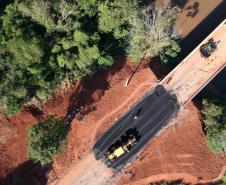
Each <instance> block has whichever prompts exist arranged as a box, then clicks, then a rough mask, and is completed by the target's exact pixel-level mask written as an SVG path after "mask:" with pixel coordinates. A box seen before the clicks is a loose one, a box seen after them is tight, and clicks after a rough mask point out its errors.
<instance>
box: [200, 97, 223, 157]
mask: <svg viewBox="0 0 226 185" xmlns="http://www.w3.org/2000/svg"><path fill="white" fill-rule="evenodd" d="M202 103H203V110H202V114H203V121H204V124H205V127H206V128H205V130H206V136H207V143H208V146H209V147H210V149H211V150H212V151H213V152H214V153H219V152H222V151H226V102H225V100H222V99H216V98H215V99H203V100H202Z"/></svg>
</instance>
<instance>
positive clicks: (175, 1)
mask: <svg viewBox="0 0 226 185" xmlns="http://www.w3.org/2000/svg"><path fill="white" fill-rule="evenodd" d="M187 3H188V0H171V4H172V5H173V6H178V7H180V8H184V7H185V6H186V4H187Z"/></svg>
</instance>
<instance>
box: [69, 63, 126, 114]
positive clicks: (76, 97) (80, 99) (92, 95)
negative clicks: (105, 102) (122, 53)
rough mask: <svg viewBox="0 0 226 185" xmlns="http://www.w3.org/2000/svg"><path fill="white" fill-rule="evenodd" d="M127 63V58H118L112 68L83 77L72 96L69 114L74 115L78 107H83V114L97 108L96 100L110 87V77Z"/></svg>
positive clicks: (81, 112)
mask: <svg viewBox="0 0 226 185" xmlns="http://www.w3.org/2000/svg"><path fill="white" fill-rule="evenodd" d="M125 63H126V60H125V59H116V62H115V64H114V65H113V66H112V67H111V68H110V69H108V70H107V69H102V70H100V71H99V72H97V73H96V74H95V75H93V76H86V77H84V78H82V79H81V80H80V81H79V82H78V84H77V86H76V87H75V88H76V89H75V91H74V93H73V94H72V95H71V97H70V100H69V102H70V104H69V107H68V109H67V115H70V114H71V115H73V113H72V112H73V110H75V109H77V108H81V110H80V112H79V115H83V116H85V115H86V114H88V113H89V112H91V111H94V110H96V107H95V105H94V102H98V101H99V100H100V99H101V97H103V96H104V94H105V91H106V90H108V89H109V87H110V84H109V80H108V77H109V76H112V75H114V74H115V73H117V72H118V71H119V70H120V69H122V68H123V66H124V65H125Z"/></svg>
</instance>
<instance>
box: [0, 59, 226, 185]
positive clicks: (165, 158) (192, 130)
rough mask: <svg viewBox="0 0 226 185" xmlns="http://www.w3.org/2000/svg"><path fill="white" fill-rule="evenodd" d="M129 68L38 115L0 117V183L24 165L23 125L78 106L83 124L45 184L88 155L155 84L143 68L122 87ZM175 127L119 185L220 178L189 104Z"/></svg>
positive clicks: (84, 84)
mask: <svg viewBox="0 0 226 185" xmlns="http://www.w3.org/2000/svg"><path fill="white" fill-rule="evenodd" d="M154 66H155V65H154ZM152 68H153V64H152ZM133 69H134V66H133V65H132V64H130V63H129V62H126V63H125V61H123V60H120V61H118V62H117V63H116V65H115V66H113V67H112V69H110V70H108V71H105V70H103V71H101V72H99V73H98V74H97V75H94V76H93V77H86V78H84V79H82V80H81V81H79V82H78V83H76V84H75V85H74V86H72V87H70V88H69V89H68V90H67V91H64V92H62V93H59V92H58V93H56V94H55V95H54V96H53V97H52V99H51V100H49V101H47V102H46V103H45V104H44V105H43V112H42V114H40V115H41V116H40V115H37V114H36V112H35V111H31V110H30V111H29V110H27V111H24V112H22V113H21V114H19V115H16V116H13V117H11V118H9V119H7V118H5V117H4V116H2V117H0V130H1V132H2V131H3V130H9V131H10V132H11V133H10V137H8V135H9V134H5V135H4V137H1V138H0V139H1V140H0V141H1V145H0V152H1V154H0V156H1V158H0V164H1V165H0V179H1V178H4V177H5V176H6V175H7V174H8V173H10V172H12V171H13V170H14V168H16V167H17V166H18V165H19V164H22V163H24V162H25V161H27V160H28V156H27V144H28V143H27V139H26V137H27V129H26V128H27V126H29V125H31V124H34V123H36V122H37V121H38V120H40V119H43V117H46V116H47V115H56V116H57V117H61V118H63V117H64V116H65V115H66V113H67V112H70V111H71V110H72V109H73V108H74V107H77V106H82V107H83V110H82V113H83V114H85V115H86V116H85V118H86V119H85V121H84V122H79V121H77V120H74V121H73V122H72V126H71V130H70V132H69V135H68V146H67V149H65V151H64V152H62V154H61V155H59V156H58V157H56V158H55V159H54V162H53V169H54V173H53V172H51V173H49V175H48V178H49V179H48V184H50V183H51V182H53V180H54V178H55V177H56V176H57V177H58V178H59V179H60V178H61V177H63V176H64V174H65V173H66V172H67V169H68V168H69V166H70V165H71V164H72V163H73V164H75V163H76V162H78V161H80V158H82V157H83V156H84V155H85V154H86V153H89V152H90V151H91V150H92V146H93V144H94V143H95V140H96V138H97V137H99V136H100V135H101V134H102V133H103V132H104V131H105V130H106V129H107V128H108V127H109V126H110V125H112V124H113V122H114V120H115V119H116V118H118V117H119V116H121V115H123V114H124V113H125V112H126V111H127V110H128V109H129V107H130V106H131V105H132V104H134V103H135V102H136V101H137V100H138V99H139V98H140V97H142V96H143V95H144V94H145V93H146V92H147V91H148V90H150V89H151V88H152V87H153V86H154V85H155V84H156V83H157V79H156V77H155V75H154V73H153V72H152V71H151V70H150V68H148V67H147V65H143V66H142V67H141V69H140V70H139V71H138V72H137V73H136V75H135V76H134V78H133V79H132V81H131V83H130V85H129V86H128V87H127V88H125V87H124V83H125V80H126V78H128V77H129V75H130V74H131V71H132V70H133ZM154 69H156V68H155V67H154ZM191 115H192V116H191ZM175 122H177V123H178V124H174V125H173V126H169V128H167V129H166V131H165V132H164V133H162V134H161V135H160V136H159V137H158V139H157V140H152V141H151V142H150V143H149V144H148V146H147V147H145V149H144V150H143V151H142V152H141V154H140V155H139V156H138V157H137V159H136V160H135V161H134V162H133V164H132V165H131V166H129V167H128V168H127V169H126V173H128V174H131V176H130V177H124V178H123V179H122V181H121V183H120V184H126V183H127V184H139V185H141V184H148V183H149V182H152V181H153V182H154V181H157V180H162V179H163V180H174V179H177V178H179V179H184V181H186V182H192V183H197V182H198V180H203V181H209V180H212V179H214V178H216V177H217V176H218V175H219V174H220V172H221V170H222V167H223V165H225V164H226V159H224V158H222V157H221V156H216V155H214V154H212V153H211V152H210V150H209V149H208V148H207V144H206V141H205V136H204V134H203V132H202V128H201V121H200V115H199V111H198V110H197V108H196V107H195V106H194V105H193V104H192V103H190V104H189V105H188V106H187V107H186V108H185V109H184V110H183V111H181V113H180V114H179V116H178V118H177V120H175ZM1 132H0V133H1ZM2 141H4V142H2ZM2 156H3V157H2Z"/></svg>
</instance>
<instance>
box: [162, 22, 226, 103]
mask: <svg viewBox="0 0 226 185" xmlns="http://www.w3.org/2000/svg"><path fill="white" fill-rule="evenodd" d="M211 38H212V39H213V40H214V41H217V42H219V43H218V44H217V49H216V50H215V51H214V52H213V53H212V54H211V55H210V56H209V57H208V58H204V57H202V56H201V55H200V47H201V46H202V45H203V44H205V43H207V42H208V40H209V39H211ZM225 66H226V20H224V21H223V22H222V23H221V24H220V25H219V26H218V27H217V28H216V29H215V30H214V31H213V32H212V33H211V34H210V35H209V36H208V37H207V38H206V39H205V40H203V41H202V42H201V43H200V44H199V45H198V46H197V47H196V48H195V49H194V50H193V51H192V52H191V53H190V54H189V55H188V56H187V57H186V58H185V59H184V60H183V61H182V62H181V63H180V64H179V65H178V66H177V67H176V68H174V70H172V71H171V72H170V73H169V74H168V75H167V76H166V77H165V78H164V79H163V80H162V81H161V82H160V84H161V85H163V86H164V87H165V88H166V89H167V90H169V91H173V93H174V94H175V95H176V96H177V99H178V101H179V104H180V105H182V106H184V105H185V104H186V103H187V102H189V101H190V100H191V99H192V98H193V97H195V96H196V95H197V94H198V93H199V92H200V91H201V90H202V89H203V88H204V87H205V86H206V85H207V84H208V83H209V82H210V81H211V80H212V79H213V78H214V77H215V76H216V75H217V74H218V73H219V72H220V71H221V70H222V69H223V68H224V67H225Z"/></svg>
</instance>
